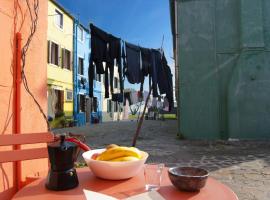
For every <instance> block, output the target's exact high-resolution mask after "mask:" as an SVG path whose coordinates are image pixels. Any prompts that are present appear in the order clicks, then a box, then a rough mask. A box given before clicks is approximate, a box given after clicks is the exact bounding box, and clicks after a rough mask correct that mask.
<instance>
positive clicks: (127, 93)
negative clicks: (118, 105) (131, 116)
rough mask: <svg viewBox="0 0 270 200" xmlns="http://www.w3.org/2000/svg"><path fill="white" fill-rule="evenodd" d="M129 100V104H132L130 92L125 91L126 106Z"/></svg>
mask: <svg viewBox="0 0 270 200" xmlns="http://www.w3.org/2000/svg"><path fill="white" fill-rule="evenodd" d="M127 100H128V103H129V105H132V102H131V97H130V92H124V106H125V105H126V101H127Z"/></svg>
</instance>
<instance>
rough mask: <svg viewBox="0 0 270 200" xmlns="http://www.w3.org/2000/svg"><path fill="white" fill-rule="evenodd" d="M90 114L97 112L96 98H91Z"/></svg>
mask: <svg viewBox="0 0 270 200" xmlns="http://www.w3.org/2000/svg"><path fill="white" fill-rule="evenodd" d="M92 106H93V107H92V112H97V110H98V100H97V97H94V98H93V103H92Z"/></svg>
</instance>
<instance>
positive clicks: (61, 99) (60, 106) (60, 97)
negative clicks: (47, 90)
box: [54, 90, 64, 114]
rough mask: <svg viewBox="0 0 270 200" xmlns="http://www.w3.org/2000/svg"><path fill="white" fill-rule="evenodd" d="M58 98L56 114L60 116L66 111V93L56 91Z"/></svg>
mask: <svg viewBox="0 0 270 200" xmlns="http://www.w3.org/2000/svg"><path fill="white" fill-rule="evenodd" d="M54 91H55V96H56V103H55V113H57V114H59V113H61V112H63V111H64V91H62V90H54Z"/></svg>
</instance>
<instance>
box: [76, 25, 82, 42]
mask: <svg viewBox="0 0 270 200" xmlns="http://www.w3.org/2000/svg"><path fill="white" fill-rule="evenodd" d="M79 31H82V35H81V37H82V38H81V37H78V40H79V41H80V42H84V30H83V27H81V26H78V33H79ZM77 35H78V36H79V34H77Z"/></svg>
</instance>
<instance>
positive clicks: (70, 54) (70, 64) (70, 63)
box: [69, 51, 73, 71]
mask: <svg viewBox="0 0 270 200" xmlns="http://www.w3.org/2000/svg"><path fill="white" fill-rule="evenodd" d="M72 55H73V53H72V51H70V52H69V56H70V62H69V69H70V70H71V71H72V70H73V56H72Z"/></svg>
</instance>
